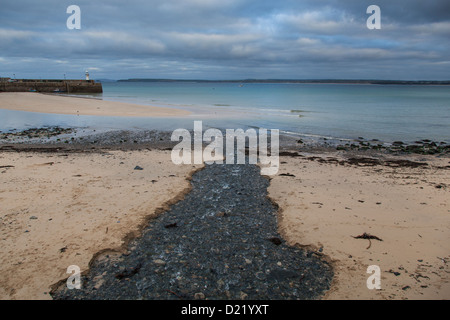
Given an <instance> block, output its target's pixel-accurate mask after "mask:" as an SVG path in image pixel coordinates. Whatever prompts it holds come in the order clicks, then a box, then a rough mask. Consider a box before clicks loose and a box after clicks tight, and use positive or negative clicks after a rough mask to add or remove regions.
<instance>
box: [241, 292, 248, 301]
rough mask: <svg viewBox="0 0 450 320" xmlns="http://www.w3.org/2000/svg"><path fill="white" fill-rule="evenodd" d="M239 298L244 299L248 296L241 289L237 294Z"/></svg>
mask: <svg viewBox="0 0 450 320" xmlns="http://www.w3.org/2000/svg"><path fill="white" fill-rule="evenodd" d="M239 298H240V299H241V300H245V299H247V298H248V294H246V293H245V292H244V291H241V292H240V294H239Z"/></svg>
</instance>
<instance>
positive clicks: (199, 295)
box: [194, 292, 206, 300]
mask: <svg viewBox="0 0 450 320" xmlns="http://www.w3.org/2000/svg"><path fill="white" fill-rule="evenodd" d="M205 298H206V297H205V295H204V294H203V292H197V293H196V294H194V299H195V300H204V299H205Z"/></svg>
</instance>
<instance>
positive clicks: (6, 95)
mask: <svg viewBox="0 0 450 320" xmlns="http://www.w3.org/2000/svg"><path fill="white" fill-rule="evenodd" d="M0 109H9V110H18V111H29V112H41V113H56V114H71V115H80V116H81V115H89V116H116V117H182V116H186V115H189V114H191V112H189V111H187V110H181V109H175V108H165V107H164V108H163V107H154V106H146V105H138V104H132V103H123V102H115V101H104V100H99V99H88V98H78V97H69V96H58V95H52V94H41V93H36V92H2V93H0Z"/></svg>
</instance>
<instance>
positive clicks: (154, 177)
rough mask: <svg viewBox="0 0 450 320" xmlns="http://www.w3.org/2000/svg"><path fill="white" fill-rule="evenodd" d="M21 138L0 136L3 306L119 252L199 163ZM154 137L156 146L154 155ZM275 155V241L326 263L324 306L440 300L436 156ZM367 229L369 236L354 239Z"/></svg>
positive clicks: (92, 110)
mask: <svg viewBox="0 0 450 320" xmlns="http://www.w3.org/2000/svg"><path fill="white" fill-rule="evenodd" d="M0 105H1V107H2V108H3V107H8V108H11V109H15V110H26V111H40V112H44V111H45V112H57V113H61V112H67V113H71V114H75V113H74V112H78V111H79V112H80V114H99V115H121V116H130V115H134V116H136V115H139V116H149V115H151V116H158V115H161V116H162V115H165V116H167V115H169V114H170V115H183V114H185V112H184V111H181V110H175V109H173V110H169V109H166V108H160V109H159V108H156V109H154V108H153V107H145V106H144V107H143V106H136V105H130V104H122V103H111V102H105V101H101V100H94V99H81V98H70V97H59V96H54V95H41V94H36V93H11V94H5V93H2V94H0ZM62 105H64V108H65V109H64V110H62V109H61V106H62ZM125 107H126V110H127V111H126V112H124V108H125ZM31 131H33V132H27V133H26V135H23V134H21V133H20V132H16V133H8V134H6V135H5V134H4V135H3V136H2V137H4V139H5V140H3V142H1V141H0V203H1V208H0V234H1V237H0V261H1V264H0V272H1V274H2V275H3V276H2V278H1V279H0V299H4V300H9V299H51V298H52V296H51V295H50V291H51V290H52V288H53V287H54V286H55V284H57V283H58V282H61V281H63V280H64V279H66V278H67V277H68V274H67V273H66V270H67V267H68V266H70V265H77V266H79V267H80V269H81V271H82V272H87V271H88V270H89V266H90V263H91V262H92V261H93V260H94V259H95V257H96V256H98V255H99V253H104V252H125V250H126V248H127V244H128V243H129V241H130V240H132V239H134V238H136V237H137V236H139V234H140V233H141V231H142V230H143V228H144V227H145V225H146V224H147V223H148V221H149V219H152V218H153V217H155V216H157V215H158V214H160V213H163V212H164V211H165V210H167V209H168V208H169V207H170V205H171V204H174V203H176V202H178V201H179V200H181V199H182V198H183V197H184V195H186V194H187V193H188V192H189V191H190V188H191V185H190V182H189V181H190V179H191V176H192V174H193V173H194V172H195V171H197V170H198V169H200V168H202V165H180V166H177V165H175V164H173V163H172V161H171V157H170V150H171V148H170V146H171V145H170V141H169V139H170V138H169V137H170V134H169V133H163V134H162V135H160V134H159V133H152V134H147V133H145V132H144V133H133V132H125V131H124V132H112V133H109V134H105V135H104V137H105V139H103V138H102V137H103V136H102V135H93V136H92V137H91V138H89V137H87V136H84V137H77V136H76V132H72V131H71V130H69V131H68V132H65V131H64V130H61V129H58V130H56V131H52V129H42V130H41V129H36V130H31ZM41 131H42V132H41ZM75 131H76V130H75ZM50 133H51V134H52V135H54V134H56V135H58V134H60V133H61V134H64V136H65V138H64V140H65V141H64V142H63V141H61V142H56V141H58V140H55V139H53V140H52V142H50V140H47V138H46V135H48V134H50ZM35 134H36V136H37V138H33V139H34V140H33V139H31V138H30V143H31V144H30V145H27V143H26V141H27V139H28V138H27V137H33V136H35ZM71 134H72V135H74V137H75V138H74V139H70V138H68V136H70V135H71ZM133 135H135V136H133ZM6 136H7V138H6ZM39 137H40V138H39ZM2 139H3V138H2ZM16 139H18V140H16ZM36 139H37V140H36ZM39 139H41V140H42V141H41V142H39ZM166 140H167V141H166ZM108 141H109V142H108ZM124 141H128V144H127V145H125V144H123V142H124ZM155 143H156V144H158V143H162V144H161V145H159V149H158V148H157V147H156V148H154V147H153V146H155ZM164 143H169V144H166V145H164ZM172 145H173V143H172ZM440 150H443V149H442V148H441V149H440ZM283 151H284V152H282V153H281V154H280V170H279V172H278V174H277V175H275V176H270V177H269V179H270V186H269V187H268V189H267V192H268V195H267V196H268V197H269V198H270V200H271V201H272V202H273V203H274V204H276V205H277V206H278V208H279V210H278V229H279V233H280V234H281V235H282V237H283V239H284V240H285V241H286V242H287V243H288V244H289V245H291V246H293V247H301V248H305V249H307V250H308V252H310V253H311V252H312V254H314V255H315V256H317V257H319V258H321V259H323V260H324V261H326V262H327V263H328V264H330V265H332V266H333V269H334V270H333V271H334V278H333V280H332V284H331V288H330V290H328V291H327V292H326V293H325V295H324V296H322V297H321V298H322V299H330V300H334V299H344V300H350V299H351V300H353V299H355V300H357V299H375V300H384V299H449V298H450V283H449V276H448V275H449V271H450V270H449V265H448V263H449V261H450V255H449V252H450V245H449V241H448V239H449V236H450V220H449V214H450V209H449V208H450V205H449V199H450V198H449V191H448V188H449V186H450V174H449V168H450V166H449V165H450V161H449V157H448V155H447V154H445V153H441V154H437V155H423V154H413V153H398V152H397V153H389V152H387V151H379V152H378V151H374V152H371V153H367V152H364V151H345V150H337V149H336V148H335V147H327V148H318V149H314V150H313V149H311V148H309V149H308V148H304V147H302V146H301V145H297V146H294V147H291V148H290V149H287V150H283ZM286 151H287V152H286ZM214 179H215V177H214ZM217 179H220V177H217ZM225 187H227V186H224V188H225ZM227 188H228V187H227ZM224 215H225V213H223V212H218V213H217V216H218V217H220V216H224ZM364 234H366V235H370V236H372V237H373V238H372V239H370V240H369V239H359V238H358V236H363V235H364ZM372 265H375V266H378V267H379V268H380V270H381V289H379V290H377V289H374V290H369V289H368V288H367V279H368V277H369V276H370V275H371V274H368V273H367V268H368V267H369V266H372ZM318 276H320V275H318Z"/></svg>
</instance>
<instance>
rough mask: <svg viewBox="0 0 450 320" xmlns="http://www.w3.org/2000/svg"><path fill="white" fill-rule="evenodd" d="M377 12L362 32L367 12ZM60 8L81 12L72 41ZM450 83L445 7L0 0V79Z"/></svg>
mask: <svg viewBox="0 0 450 320" xmlns="http://www.w3.org/2000/svg"><path fill="white" fill-rule="evenodd" d="M372 4H375V5H378V6H379V7H380V9H381V29H379V30H370V29H368V28H367V25H366V21H367V19H368V18H369V16H370V14H367V13H366V10H367V8H368V6H369V5H372ZM69 5H78V6H79V7H80V9H81V29H80V30H75V29H74V30H70V29H68V28H67V25H66V21H67V19H68V18H69V16H70V14H68V13H67V12H66V10H67V7H68V6H69ZM85 70H89V71H90V73H91V76H92V78H94V79H101V78H103V79H104V78H107V79H125V78H177V79H245V78H259V79H267V78H272V79H274V78H277V79H282V78H284V79H286V78H289V79H324V78H327V79H331V78H335V79H336V78H340V79H404V80H420V79H424V80H449V79H450V1H449V0H428V1H424V0H403V1H400V0H388V1H386V0H340V1H339V0H286V1H285V0H277V1H274V0H270V1H268V0H160V1H153V0H140V1H139V0H127V1H124V0H108V1H106V0H102V1H100V0H96V1H93V0H89V1H85V0H70V1H66V0H39V1H37V0H0V76H1V77H5V76H6V77H13V75H14V74H15V76H16V77H17V78H63V77H64V75H66V77H67V78H81V77H83V75H84V71H85Z"/></svg>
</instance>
